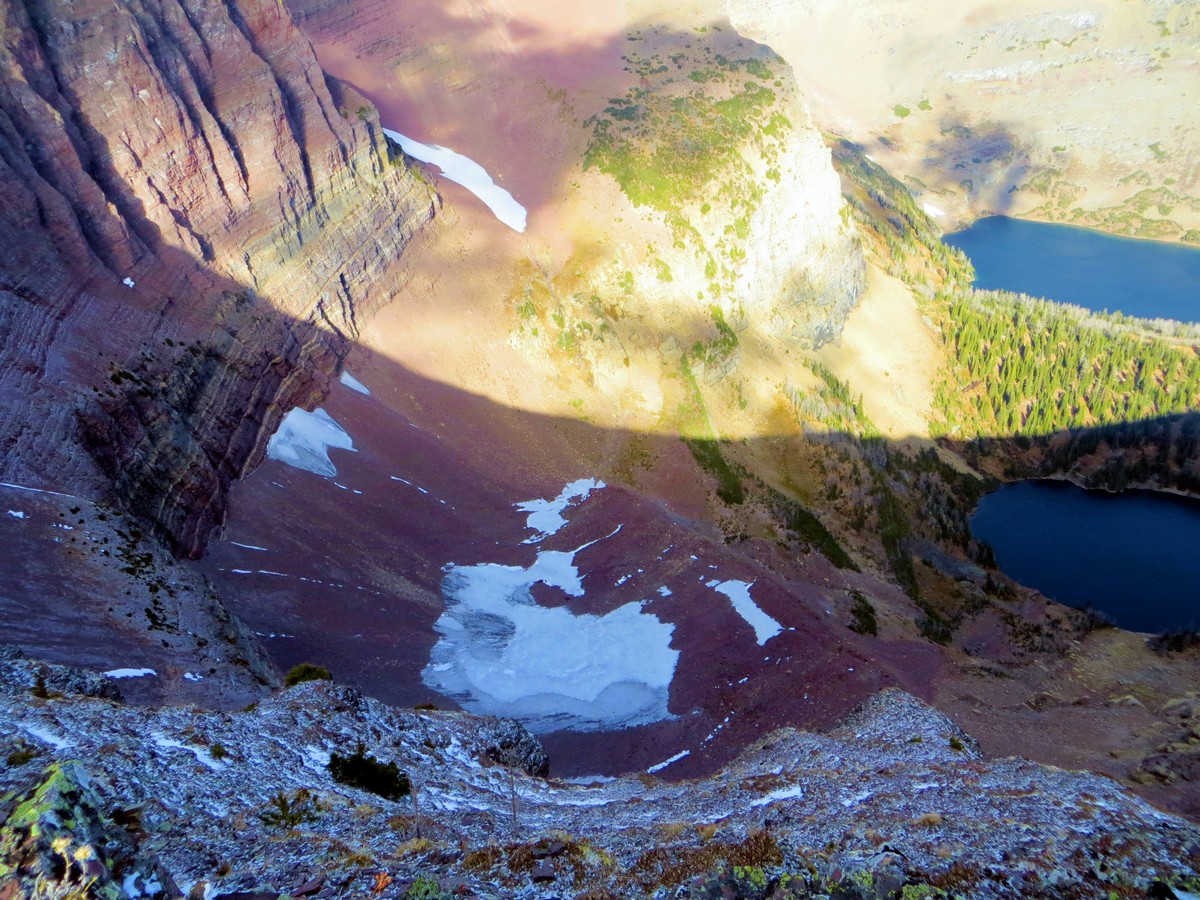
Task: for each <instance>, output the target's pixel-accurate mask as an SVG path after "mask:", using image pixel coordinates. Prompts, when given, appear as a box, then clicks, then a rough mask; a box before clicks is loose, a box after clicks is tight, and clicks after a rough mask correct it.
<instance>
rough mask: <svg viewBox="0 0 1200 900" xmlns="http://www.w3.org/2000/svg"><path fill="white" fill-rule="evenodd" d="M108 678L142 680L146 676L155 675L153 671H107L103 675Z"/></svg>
mask: <svg viewBox="0 0 1200 900" xmlns="http://www.w3.org/2000/svg"><path fill="white" fill-rule="evenodd" d="M103 674H105V675H107V676H108V677H109V678H143V677H145V676H146V675H157V674H158V673H157V672H155V671H154V670H153V669H109V670H108V671H107V672H105V673H103Z"/></svg>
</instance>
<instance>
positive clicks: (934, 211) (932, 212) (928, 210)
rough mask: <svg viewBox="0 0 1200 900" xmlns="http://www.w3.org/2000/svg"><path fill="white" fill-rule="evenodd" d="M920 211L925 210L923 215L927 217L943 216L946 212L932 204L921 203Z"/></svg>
mask: <svg viewBox="0 0 1200 900" xmlns="http://www.w3.org/2000/svg"><path fill="white" fill-rule="evenodd" d="M921 209H923V210H925V214H926V215H929V216H944V215H945V214H946V211H945V210H944V209H940V208H938V207H936V206H934V205H933V204H932V203H922V204H921Z"/></svg>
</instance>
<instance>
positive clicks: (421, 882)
mask: <svg viewBox="0 0 1200 900" xmlns="http://www.w3.org/2000/svg"><path fill="white" fill-rule="evenodd" d="M401 896H402V897H403V898H404V900H450V897H451V896H452V895H451V894H448V893H447V892H446V891H443V890H442V886H441V885H440V884H438V883H437V882H436V881H435V880H434V879H432V878H424V877H421V878H418V879H417V880H416V881H414V882H413V883H412V884H411V885H409V887H408V890H406V891H405V892H404V893H403V894H402V895H401Z"/></svg>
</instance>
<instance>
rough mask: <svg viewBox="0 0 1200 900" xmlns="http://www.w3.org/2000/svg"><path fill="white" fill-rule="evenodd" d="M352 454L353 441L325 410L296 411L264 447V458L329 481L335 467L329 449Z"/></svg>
mask: <svg viewBox="0 0 1200 900" xmlns="http://www.w3.org/2000/svg"><path fill="white" fill-rule="evenodd" d="M331 448H332V449H338V450H351V451H353V450H354V441H353V439H352V438H351V437H350V435H348V434H347V433H346V431H345V429H343V428H342V426H341V425H339V424H338V423H337V422H335V421H334V420H333V417H332V416H330V415H329V413H327V412H325V410H323V409H321V408H320V407H318V408H317V409H314V410H313V411H312V412H306V411H305V410H303V409H301V408H300V407H296V408H295V409H293V410H292V411H291V412H289V413H288V414H287V415H286V416H284V418H283V421H282V422H281V423H280V425H279V430H278V431H276V432H275V433H274V434H273V435H271V440H270V441H269V442H268V443H267V456H269V457H270V458H271V459H277V460H279V461H280V462H281V463H285V464H287V465H289V466H294V467H295V468H297V469H304V470H305V471H306V472H312V473H314V474H316V475H322V476H324V477H326V478H332V477H333V476H334V475H336V474H337V467H336V466H334V464H333V462H332V461H331V460H330V459H329V450H330V449H331Z"/></svg>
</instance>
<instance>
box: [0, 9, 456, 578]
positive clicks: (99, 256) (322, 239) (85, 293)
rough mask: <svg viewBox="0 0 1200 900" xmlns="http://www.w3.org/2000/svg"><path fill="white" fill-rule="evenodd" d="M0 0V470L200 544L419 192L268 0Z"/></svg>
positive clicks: (419, 210)
mask: <svg viewBox="0 0 1200 900" xmlns="http://www.w3.org/2000/svg"><path fill="white" fill-rule="evenodd" d="M3 15H4V17H5V22H4V33H5V44H4V47H3V49H2V50H0V72H2V73H3V79H2V80H0V196H2V197H3V203H2V204H0V240H3V243H4V244H5V246H6V248H7V249H6V253H5V255H4V259H3V263H2V264H0V292H2V294H0V297H2V301H3V302H2V306H0V309H2V310H3V318H2V320H0V323H2V324H0V329H2V331H3V335H4V342H3V344H4V347H3V357H2V358H0V384H2V386H3V390H4V393H5V395H6V397H8V398H10V399H9V400H8V401H6V403H5V405H4V408H3V411H2V412H0V435H2V438H0V440H2V441H3V445H4V447H5V454H4V459H3V463H2V466H3V469H2V474H3V477H4V478H5V479H7V480H10V481H17V482H20V483H27V482H31V481H32V482H34V483H38V484H41V485H44V486H48V487H54V488H57V489H60V490H66V491H69V492H81V493H88V494H92V495H106V496H109V497H113V498H116V499H118V500H119V502H120V503H121V504H123V505H124V506H126V507H127V508H129V509H130V510H131V511H133V512H135V513H136V514H138V515H139V516H142V517H144V518H145V519H147V520H148V521H149V522H150V523H151V524H152V525H153V527H154V528H155V529H156V531H157V532H158V533H159V534H160V535H161V536H162V537H163V538H164V539H166V540H167V541H168V542H169V543H170V544H171V545H172V547H173V548H174V549H175V551H176V552H177V553H179V554H182V555H188V556H196V555H199V554H200V553H201V552H202V551H203V548H204V545H205V543H206V541H207V538H208V535H209V532H210V531H211V529H212V527H213V526H214V525H215V524H217V523H219V522H220V521H221V520H222V517H223V515H224V502H225V492H226V490H227V489H228V486H229V484H230V482H231V481H232V480H233V479H235V478H237V477H239V476H240V475H241V474H243V473H244V472H246V471H247V470H248V469H249V468H252V467H253V465H254V464H255V463H256V462H257V460H259V459H261V457H262V453H263V448H264V442H265V440H266V436H267V435H269V434H270V432H271V431H272V430H273V428H274V424H275V423H276V422H277V421H278V419H279V416H280V415H281V414H282V413H281V410H285V409H287V408H289V407H290V406H292V405H293V404H295V403H297V402H303V401H305V400H307V399H311V398H314V397H315V396H317V395H318V394H319V392H320V391H321V390H322V388H323V386H324V379H325V377H326V376H327V375H328V374H329V373H330V372H333V371H335V370H336V368H337V365H338V360H339V359H340V358H341V357H342V356H343V355H344V354H345V352H346V350H347V348H348V347H349V342H350V341H351V340H353V338H354V337H355V336H356V334H357V332H358V327H359V321H360V319H361V318H362V317H365V316H368V315H369V314H370V313H371V312H372V311H373V310H374V309H375V308H377V307H378V306H379V305H380V304H381V303H383V302H386V300H387V299H388V298H389V297H390V296H392V293H393V292H394V290H395V287H396V285H397V284H398V283H399V282H400V281H401V280H402V279H401V278H400V277H399V276H398V275H397V274H395V271H396V270H395V268H394V267H395V263H396V260H397V259H398V257H399V255H400V253H401V252H402V250H403V247H404V246H405V244H406V243H407V242H408V240H409V238H410V237H411V235H412V234H413V233H414V231H416V230H417V229H418V228H419V227H420V226H421V225H422V224H423V223H424V222H426V221H428V219H429V218H430V216H431V215H432V213H433V209H434V207H435V206H436V202H437V201H436V198H435V197H434V196H433V195H432V194H431V193H430V191H429V190H428V188H427V187H426V186H425V185H424V184H423V183H422V182H421V181H420V180H418V179H417V178H415V177H413V176H412V175H411V174H409V173H408V172H407V170H406V169H405V166H404V165H403V164H402V163H401V162H400V161H399V160H398V159H396V158H395V157H393V155H392V153H391V151H390V150H389V149H388V147H387V145H386V143H385V141H384V139H383V136H382V134H381V131H380V129H379V126H378V120H377V119H376V118H375V114H374V111H373V109H372V107H371V106H370V104H369V103H367V102H366V101H364V100H363V99H362V98H361V97H359V96H358V95H357V94H356V93H355V92H354V91H353V90H352V89H350V88H348V87H346V86H344V85H341V84H339V83H337V82H336V81H335V80H333V79H329V78H327V77H326V76H325V75H324V73H323V72H322V71H321V70H320V68H319V66H318V65H317V62H316V59H315V57H314V56H313V54H312V50H311V47H310V46H309V44H308V42H307V41H306V40H305V39H304V37H303V36H302V35H301V34H300V32H299V31H298V30H297V29H296V27H295V25H294V24H293V23H292V21H291V19H290V17H289V16H288V15H287V13H286V12H285V11H283V9H282V7H280V6H279V5H278V4H275V3H270V2H256V0H250V2H245V3H241V4H236V5H228V6H219V7H213V6H211V5H209V4H203V3H177V2H173V0H166V2H154V0H148V2H144V3H134V4H107V3H85V4H69V5H63V4H59V3H55V2H52V0H48V2H28V3H16V4H6V5H5V7H4V9H3Z"/></svg>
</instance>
